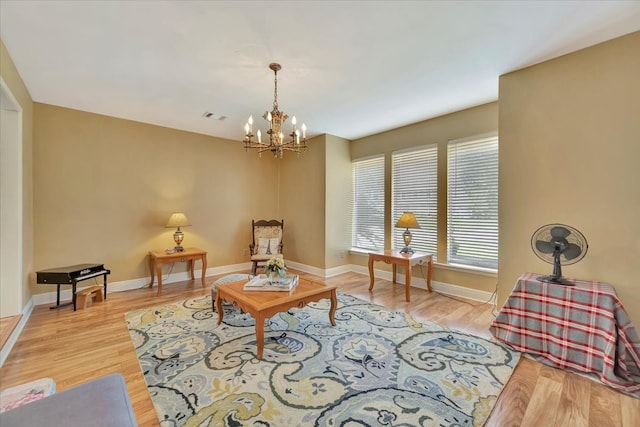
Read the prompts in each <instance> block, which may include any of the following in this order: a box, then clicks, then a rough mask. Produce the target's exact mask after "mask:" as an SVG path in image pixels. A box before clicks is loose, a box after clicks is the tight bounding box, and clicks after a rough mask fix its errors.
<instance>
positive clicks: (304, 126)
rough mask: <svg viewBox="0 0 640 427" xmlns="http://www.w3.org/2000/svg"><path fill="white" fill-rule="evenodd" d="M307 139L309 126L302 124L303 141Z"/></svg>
mask: <svg viewBox="0 0 640 427" xmlns="http://www.w3.org/2000/svg"><path fill="white" fill-rule="evenodd" d="M306 137H307V125H305V124H304V123H303V124H302V139H304V138H306Z"/></svg>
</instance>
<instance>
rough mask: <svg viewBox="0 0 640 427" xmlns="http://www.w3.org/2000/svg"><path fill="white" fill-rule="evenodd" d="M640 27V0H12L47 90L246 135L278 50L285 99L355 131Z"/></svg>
mask: <svg viewBox="0 0 640 427" xmlns="http://www.w3.org/2000/svg"><path fill="white" fill-rule="evenodd" d="M638 30H640V2H638V1H452V2H445V1H373V2H371V1H310V0H309V1H215V2H214V1H117V2H116V1H111V0H109V1H98V0H93V1H85V2H79V1H75V0H73V1H60V0H58V1H13V0H2V1H1V2H0V36H1V37H2V41H3V42H4V44H5V46H6V47H7V50H8V51H9V54H10V55H11V57H12V59H13V62H14V63H15V65H16V68H17V69H18V72H19V73H20V75H21V76H22V78H23V80H24V83H25V85H26V87H27V89H28V90H29V93H30V94H31V97H32V99H33V100H34V101H36V102H41V103H47V104H53V105H58V106H63V107H68V108H73V109H78V110H83V111H89V112H94V113H99V114H105V115H108V116H113V117H120V118H124V119H129V120H135V121H140V122H144V123H151V124H155V125H160V126H165V127H170V128H175V129H182V130H187V131H191V132H196V133H201V134H206V135H212V136H217V137H222V138H228V139H236V140H237V139H241V138H242V136H243V126H244V124H245V122H246V121H247V118H248V116H249V115H250V114H251V115H253V117H254V119H255V120H256V125H259V126H260V127H262V129H263V132H264V130H265V129H266V126H265V125H264V124H263V123H260V122H263V120H262V119H261V118H260V116H261V115H262V114H263V113H264V112H265V111H266V110H271V107H272V103H273V89H274V88H273V72H272V71H271V70H269V68H268V65H269V63H271V62H278V63H280V64H281V65H282V70H281V71H280V72H279V73H278V104H279V108H280V110H281V111H284V112H286V113H287V114H289V115H290V116H291V115H294V114H295V115H296V116H297V119H298V125H300V123H301V122H305V123H306V125H307V127H308V129H309V130H308V135H310V136H313V135H318V134H323V133H328V134H332V135H336V136H339V137H343V138H347V139H357V138H360V137H363V136H367V135H371V134H375V133H378V132H381V131H385V130H389V129H393V128H396V127H399V126H403V125H406V124H410V123H415V122H419V121H422V120H425V119H428V118H432V117H436V116H439V115H442V114H446V113H450V112H453V111H458V110H461V109H464V108H468V107H472V106H476V105H480V104H484V103H486V102H490V101H495V100H497V99H498V77H499V76H500V75H501V74H505V73H508V72H510V71H514V70H517V69H520V68H523V67H526V66H529V65H533V64H536V63H539V62H541V61H545V60H548V59H551V58H554V57H557V56H560V55H563V54H566V53H569V52H572V51H575V50H578V49H581V48H584V47H587V46H591V45H593V44H596V43H599V42H602V41H605V40H609V39H612V38H615V37H618V36H621V35H624V34H628V33H630V32H634V31H638ZM205 112H212V113H214V114H217V115H222V116H226V119H225V120H213V119H211V118H205V117H203V114H204V113H205ZM256 125H254V130H255V129H256Z"/></svg>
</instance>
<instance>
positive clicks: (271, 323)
mask: <svg viewBox="0 0 640 427" xmlns="http://www.w3.org/2000/svg"><path fill="white" fill-rule="evenodd" d="M329 304H330V303H329V301H328V300H322V301H320V302H318V303H312V304H309V305H307V306H306V307H304V308H303V309H292V310H290V311H288V312H285V313H280V314H278V315H276V316H274V317H272V318H271V319H269V320H268V321H267V325H265V346H264V357H263V359H262V360H257V359H256V358H255V352H256V342H255V326H254V320H253V318H252V317H251V316H249V315H248V314H244V313H242V312H240V311H239V310H238V309H236V308H233V307H231V306H229V307H225V308H224V310H225V313H224V320H223V323H222V324H220V325H217V324H216V323H217V314H216V313H215V312H213V311H212V308H211V297H210V296H206V297H200V298H194V299H188V300H186V301H183V302H181V303H176V304H170V305H164V306H159V307H153V308H150V309H145V310H137V311H133V312H129V313H127V314H126V315H125V319H126V321H127V325H128V327H129V332H130V334H131V339H132V341H133V344H134V346H135V349H136V353H137V356H138V360H139V362H140V367H141V368H142V372H143V373H144V377H145V380H146V382H147V386H148V389H149V393H150V395H151V399H152V400H153V403H154V406H155V409H156V412H157V414H158V418H159V420H160V425H161V426H163V427H164V426H216V427H217V426H271V427H279V426H287V427H289V426H312V425H315V426H427V425H429V426H431V425H433V426H472V425H474V426H480V425H483V424H484V422H485V421H486V419H487V417H488V416H489V414H490V412H491V410H492V408H493V406H494V405H495V402H496V400H497V398H498V396H499V394H500V391H501V390H502V388H503V386H504V384H505V383H506V382H507V380H508V379H509V377H510V376H511V373H512V372H513V369H514V367H515V365H516V363H517V362H518V359H519V353H516V352H513V351H511V350H509V349H508V347H506V346H504V345H503V344H501V343H499V342H497V341H489V340H485V339H481V338H478V337H475V336H472V335H466V334H463V333H460V332H456V331H453V330H449V329H446V328H444V327H442V326H440V325H438V324H435V323H419V322H416V321H415V320H414V319H413V318H411V317H410V316H409V315H406V314H405V313H402V312H396V311H392V310H388V309H386V308H384V307H382V306H378V305H374V304H370V303H368V302H366V301H363V300H360V299H358V298H355V297H353V296H350V295H347V294H343V293H338V309H337V311H336V314H335V320H336V326H335V327H334V326H331V324H330V323H329V319H328V310H329Z"/></svg>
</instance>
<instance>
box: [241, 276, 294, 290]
mask: <svg viewBox="0 0 640 427" xmlns="http://www.w3.org/2000/svg"><path fill="white" fill-rule="evenodd" d="M297 284H298V275H297V274H287V275H286V276H284V277H283V278H281V279H279V280H271V279H270V278H269V277H267V275H265V274H259V275H257V276H255V277H254V278H253V279H251V280H249V281H248V282H247V283H246V284H245V285H244V290H245V291H285V292H288V291H290V290H292V289H293V288H295V287H296V285H297Z"/></svg>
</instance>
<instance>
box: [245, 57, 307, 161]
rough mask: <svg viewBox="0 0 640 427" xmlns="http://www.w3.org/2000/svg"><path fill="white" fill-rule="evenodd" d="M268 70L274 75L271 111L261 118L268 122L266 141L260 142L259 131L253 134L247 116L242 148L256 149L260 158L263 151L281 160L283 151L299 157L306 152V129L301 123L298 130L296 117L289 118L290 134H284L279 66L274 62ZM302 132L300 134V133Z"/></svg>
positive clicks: (251, 124)
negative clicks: (279, 103) (279, 95)
mask: <svg viewBox="0 0 640 427" xmlns="http://www.w3.org/2000/svg"><path fill="white" fill-rule="evenodd" d="M269 68H270V69H271V70H273V74H274V76H275V77H274V80H273V82H274V87H275V89H274V91H273V110H271V111H265V113H264V114H263V115H262V118H263V119H265V120H266V121H267V122H269V130H268V131H267V135H269V140H268V141H264V142H263V141H262V132H260V129H258V131H257V132H256V135H254V134H253V116H249V120H248V121H247V123H246V124H245V125H244V140H243V142H244V148H245V151H249V148H257V149H258V154H260V157H262V153H263V152H265V151H271V153H272V154H273V157H275V158H277V159H281V158H282V155H283V154H284V152H285V151H293V152H294V153H296V154H298V155H300V153H303V152H305V151H306V150H307V127H306V126H305V124H304V123H303V124H302V126H301V127H300V129H298V128H297V127H296V123H297V122H296V116H293V117H292V118H291V133H289V134H288V135H287V134H285V130H284V122H285V121H286V120H287V119H288V118H289V116H287V115H286V114H285V113H284V112H283V111H280V110H278V71H280V69H281V68H282V67H281V66H280V64H276V63H275V62H274V63H272V64H269ZM300 131H302V132H300Z"/></svg>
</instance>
